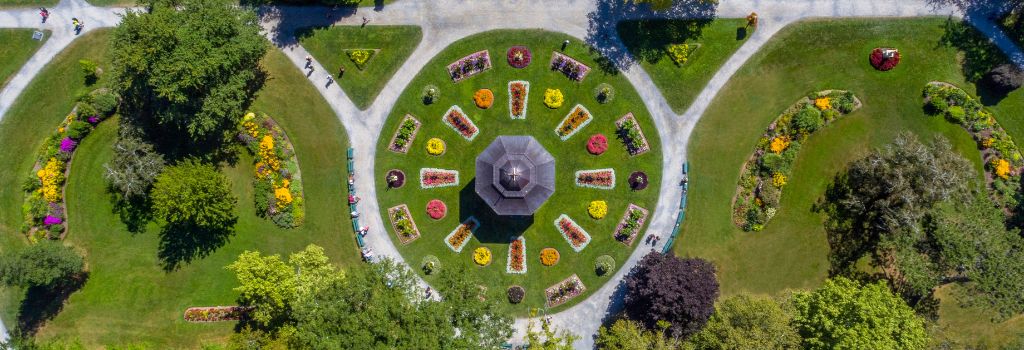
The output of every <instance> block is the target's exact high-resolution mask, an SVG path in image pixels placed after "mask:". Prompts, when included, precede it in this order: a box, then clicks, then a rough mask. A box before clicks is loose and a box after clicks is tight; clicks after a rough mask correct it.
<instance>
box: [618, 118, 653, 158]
mask: <svg viewBox="0 0 1024 350" xmlns="http://www.w3.org/2000/svg"><path fill="white" fill-rule="evenodd" d="M615 127H616V128H617V129H616V132H617V133H618V135H619V139H620V140H622V144H623V145H625V146H626V151H627V152H629V155H630V156H638V155H641V154H644V153H646V152H647V151H649V150H651V146H650V145H649V144H648V143H647V137H646V136H644V132H643V130H641V129H640V124H639V123H637V121H636V117H634V116H633V113H626V115H624V116H622V118H619V120H617V121H615Z"/></svg>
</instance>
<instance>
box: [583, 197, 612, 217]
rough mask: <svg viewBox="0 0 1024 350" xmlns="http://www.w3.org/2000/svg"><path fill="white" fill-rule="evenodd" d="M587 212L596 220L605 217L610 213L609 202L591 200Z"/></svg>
mask: <svg viewBox="0 0 1024 350" xmlns="http://www.w3.org/2000/svg"><path fill="white" fill-rule="evenodd" d="M587 214H590V217H592V218H594V219H596V220H601V219H604V217H605V216H607V215H608V202H605V201H591V202H590V205H587Z"/></svg>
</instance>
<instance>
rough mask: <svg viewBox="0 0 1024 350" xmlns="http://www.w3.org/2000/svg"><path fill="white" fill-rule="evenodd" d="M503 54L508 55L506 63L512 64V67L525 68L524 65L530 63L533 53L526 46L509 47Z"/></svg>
mask: <svg viewBox="0 0 1024 350" xmlns="http://www.w3.org/2000/svg"><path fill="white" fill-rule="evenodd" d="M505 56H507V57H508V65H510V66H512V68H520V69H521V68H526V66H529V65H530V61H532V60H533V55H532V54H531V53H530V49H528V48H526V46H513V47H510V48H508V52H507V53H506V54H505Z"/></svg>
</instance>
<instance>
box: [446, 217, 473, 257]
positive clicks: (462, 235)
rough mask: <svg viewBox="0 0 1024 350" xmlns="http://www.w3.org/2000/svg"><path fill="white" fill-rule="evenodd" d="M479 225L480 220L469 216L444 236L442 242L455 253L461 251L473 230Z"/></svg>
mask: <svg viewBox="0 0 1024 350" xmlns="http://www.w3.org/2000/svg"><path fill="white" fill-rule="evenodd" d="M478 227H480V222H479V221H477V220H476V218H474V217H472V216H470V217H469V218H467V219H466V221H463V222H462V223H461V224H459V226H456V227H455V229H454V230H452V232H451V233H449V234H448V236H447V237H445V238H444V243H445V244H447V245H448V248H451V249H452V251H454V252H456V253H460V252H462V248H463V247H465V246H466V243H469V238H470V237H471V236H473V232H474V231H476V229H477V228H478Z"/></svg>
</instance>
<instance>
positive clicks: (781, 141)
mask: <svg viewBox="0 0 1024 350" xmlns="http://www.w3.org/2000/svg"><path fill="white" fill-rule="evenodd" d="M786 147H789V137H788V136H776V137H773V138H772V144H771V147H770V149H771V151H772V153H775V154H780V153H782V151H785V150H786Z"/></svg>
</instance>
